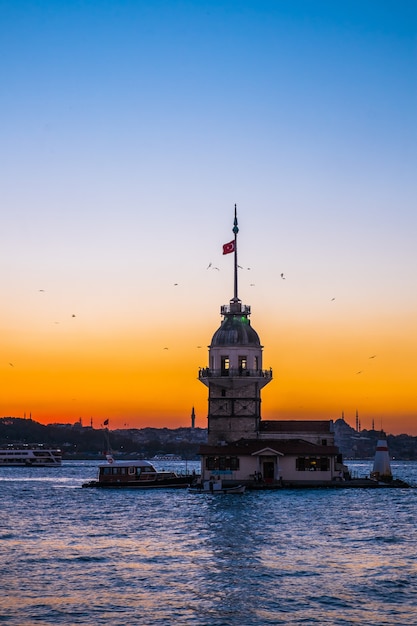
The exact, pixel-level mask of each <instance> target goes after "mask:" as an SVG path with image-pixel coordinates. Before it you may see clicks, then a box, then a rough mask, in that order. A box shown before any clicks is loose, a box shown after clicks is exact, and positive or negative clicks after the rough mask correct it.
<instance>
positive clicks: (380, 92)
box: [0, 0, 417, 435]
mask: <svg viewBox="0 0 417 626" xmlns="http://www.w3.org/2000/svg"><path fill="white" fill-rule="evenodd" d="M0 17H1V19H0V32H1V38H0V41H1V43H0V46H1V53H2V58H3V61H4V62H3V67H2V85H3V90H2V91H3V97H2V101H1V103H0V110H1V112H2V117H3V120H4V124H3V135H2V142H1V145H0V157H1V162H2V167H1V173H0V177H1V185H0V189H1V191H0V199H1V206H2V213H1V218H0V220H1V221H0V225H1V232H2V245H1V250H0V259H1V264H2V268H3V271H2V275H1V287H2V295H3V303H2V311H1V315H0V320H1V331H2V349H1V360H0V382H1V388H2V393H1V394H0V415H4V416H8V415H13V416H21V417H23V415H24V414H26V415H27V416H29V414H30V413H31V414H32V417H33V419H35V420H37V421H40V422H42V423H45V424H46V423H50V422H75V421H77V420H78V419H79V418H80V417H82V419H83V421H84V423H87V422H89V420H90V419H91V418H93V420H94V423H95V424H99V423H102V422H103V421H104V420H105V419H109V420H110V424H111V427H112V428H116V427H123V425H124V424H129V425H130V426H131V427H132V428H143V427H145V426H150V427H163V426H167V427H169V428H175V427H180V426H185V425H188V424H189V423H190V415H191V410H192V407H193V406H194V408H195V413H196V422H195V423H196V426H198V427H203V428H205V427H206V426H207V419H206V417H207V392H206V389H205V388H204V387H203V386H202V385H201V384H200V383H199V382H198V370H199V368H200V367H206V366H207V365H208V363H207V346H208V344H209V343H210V340H211V337H212V335H213V334H214V332H215V330H216V329H217V328H218V326H219V325H220V321H221V318H220V314H219V312H220V306H221V305H223V304H227V303H228V302H229V300H230V299H231V298H232V297H233V263H232V255H223V254H222V252H223V245H224V244H226V243H228V242H229V241H230V240H231V239H232V237H233V233H232V227H233V208H234V204H235V203H237V207H238V217H239V229H240V232H239V249H238V262H239V265H240V266H241V267H240V268H239V297H240V299H241V300H242V302H243V303H244V304H248V305H251V309H252V315H251V323H252V325H253V327H254V328H255V330H256V331H257V332H258V334H259V336H260V338H261V342H262V344H263V345H264V359H263V362H264V367H265V368H269V367H271V368H272V369H273V375H274V380H273V381H272V382H271V384H270V385H268V387H267V388H266V389H265V390H264V392H263V395H262V418H263V419H337V418H339V417H341V415H342V412H344V416H345V419H346V421H347V422H348V423H349V424H350V425H352V426H354V424H355V415H356V410H358V412H359V417H360V420H361V425H362V428H370V427H371V424H372V420H374V423H375V427H379V426H380V425H381V424H382V426H383V428H384V430H386V432H388V433H393V434H399V433H401V432H407V433H409V434H413V435H417V419H416V418H417V400H416V393H415V385H416V380H417V359H416V356H417V333H416V319H417V289H416V267H417V252H416V246H415V241H416V232H417V213H416V210H415V207H416V206H417V193H416V182H415V172H416V170H417V141H416V139H417V137H416V135H417V132H416V130H417V123H416V110H417V106H416V105H417V77H416V72H415V52H416V49H415V38H416V33H417V5H416V4H415V3H410V2H405V1H401V0H399V1H396V2H393V1H390V0H389V1H387V2H384V3H382V4H381V3H378V2H375V1H373V0H364V2H361V3H329V2H327V1H325V0H318V1H317V2H315V3H311V2H308V1H307V0H294V1H293V2H285V1H283V2H273V1H272V0H258V1H256V2H255V0H243V2H240V3H234V2H231V1H230V0H224V1H219V2H216V3H213V2H211V1H205V0H202V1H199V2H197V1H195V0H190V2H188V3H185V4H184V3H180V2H176V1H175V0H174V1H173V2H170V3H167V2H165V1H163V0H155V2H152V3H141V2H139V3H138V2H133V1H131V0H126V2H123V3H119V2H114V1H113V0H106V1H105V2H98V0H92V2H89V3H88V4H85V3H84V4H73V3H67V2H62V3H57V2H54V1H52V0H43V1H42V2H40V3H37V4H33V3H31V2H28V1H27V0H17V1H16V2H13V3H6V5H3V6H2V7H1V8H0Z"/></svg>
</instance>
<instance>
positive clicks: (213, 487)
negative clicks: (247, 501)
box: [188, 480, 246, 495]
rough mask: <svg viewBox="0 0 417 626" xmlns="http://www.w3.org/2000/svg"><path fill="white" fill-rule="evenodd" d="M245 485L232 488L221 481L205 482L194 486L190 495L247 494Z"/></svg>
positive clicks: (190, 489) (190, 490)
mask: <svg viewBox="0 0 417 626" xmlns="http://www.w3.org/2000/svg"><path fill="white" fill-rule="evenodd" d="M245 490H246V487H245V485H232V486H230V487H226V486H223V483H222V481H221V480H205V481H204V482H203V483H200V484H198V485H192V486H191V487H190V488H189V489H188V491H189V493H212V494H214V495H218V494H226V493H245Z"/></svg>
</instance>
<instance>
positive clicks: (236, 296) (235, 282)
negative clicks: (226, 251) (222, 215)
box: [233, 204, 239, 302]
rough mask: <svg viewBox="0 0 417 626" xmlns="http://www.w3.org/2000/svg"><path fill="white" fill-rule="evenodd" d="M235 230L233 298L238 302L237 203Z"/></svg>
mask: <svg viewBox="0 0 417 626" xmlns="http://www.w3.org/2000/svg"><path fill="white" fill-rule="evenodd" d="M233 232H234V235H235V250H234V252H235V275H234V297H233V300H234V302H238V301H239V298H238V295H237V234H238V232H239V228H238V226H237V208H236V204H235V219H234V222H233Z"/></svg>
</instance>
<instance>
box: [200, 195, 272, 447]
mask: <svg viewBox="0 0 417 626" xmlns="http://www.w3.org/2000/svg"><path fill="white" fill-rule="evenodd" d="M238 232H239V229H238V222H237V212H236V205H235V218H234V224H233V233H234V239H233V240H232V241H230V242H229V243H227V244H225V245H224V246H223V254H229V253H233V255H234V295H233V298H232V299H231V300H230V303H229V304H228V305H223V306H221V308H220V314H221V315H222V317H223V319H222V322H221V325H220V327H219V328H218V329H217V330H216V332H215V333H214V335H213V337H212V340H211V344H210V346H209V365H208V367H206V368H203V369H200V371H199V380H200V381H201V382H202V383H203V384H204V385H206V386H207V387H208V443H209V445H214V446H216V445H221V444H222V443H231V442H234V441H238V440H239V439H242V438H243V439H256V438H257V437H258V434H259V424H260V420H261V389H262V388H263V387H264V386H265V385H267V384H268V383H269V382H270V381H271V380H272V371H271V370H263V369H262V349H263V346H262V345H261V342H260V339H259V336H258V334H257V332H256V331H255V330H254V329H253V328H252V326H251V323H250V319H249V316H250V313H251V311H250V306H248V305H246V304H242V303H241V301H240V299H239V297H238V273H237V270H238V264H237V234H238Z"/></svg>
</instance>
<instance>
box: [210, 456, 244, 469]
mask: <svg viewBox="0 0 417 626" xmlns="http://www.w3.org/2000/svg"><path fill="white" fill-rule="evenodd" d="M206 469H208V470H212V471H213V470H233V471H236V470H238V469H239V457H237V456H208V457H206Z"/></svg>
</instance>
